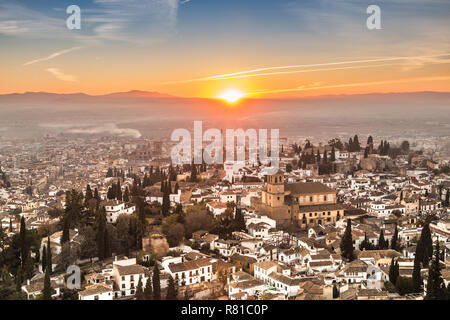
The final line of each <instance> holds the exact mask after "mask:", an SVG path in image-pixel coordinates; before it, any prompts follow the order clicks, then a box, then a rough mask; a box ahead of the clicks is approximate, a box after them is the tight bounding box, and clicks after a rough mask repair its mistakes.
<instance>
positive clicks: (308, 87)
mask: <svg viewBox="0 0 450 320" xmlns="http://www.w3.org/2000/svg"><path fill="white" fill-rule="evenodd" d="M446 80H450V76H439V77H420V78H410V79H398V80H384V81H370V82H355V83H343V84H333V85H317V84H313V85H303V86H299V87H296V88H287V89H275V90H261V91H256V92H247V93H245V95H263V94H271V93H283V92H296V91H297V92H298V91H310V90H320V89H332V88H348V87H362V86H376V85H383V84H396V83H412V82H426V81H446Z"/></svg>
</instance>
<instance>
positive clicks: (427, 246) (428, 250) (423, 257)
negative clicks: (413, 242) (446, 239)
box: [416, 223, 433, 267]
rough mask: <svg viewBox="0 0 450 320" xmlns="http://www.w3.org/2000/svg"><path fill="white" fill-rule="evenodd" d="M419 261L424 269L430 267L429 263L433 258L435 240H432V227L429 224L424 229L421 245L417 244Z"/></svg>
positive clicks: (421, 235) (420, 240)
mask: <svg viewBox="0 0 450 320" xmlns="http://www.w3.org/2000/svg"><path fill="white" fill-rule="evenodd" d="M416 249H417V250H416V251H418V252H417V254H418V255H419V259H420V261H421V262H422V264H423V266H424V267H427V266H428V262H429V261H430V260H431V258H432V256H433V240H432V239H431V232H430V225H429V224H428V223H427V224H425V225H424V226H423V228H422V233H421V234H420V239H419V243H418V244H417V248H416Z"/></svg>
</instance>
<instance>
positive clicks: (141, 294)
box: [135, 276, 148, 300]
mask: <svg viewBox="0 0 450 320" xmlns="http://www.w3.org/2000/svg"><path fill="white" fill-rule="evenodd" d="M147 281H148V280H147ZM135 298H136V300H144V291H143V289H142V277H141V276H139V281H138V284H137V287H136V294H135Z"/></svg>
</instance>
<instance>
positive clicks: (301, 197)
mask: <svg viewBox="0 0 450 320" xmlns="http://www.w3.org/2000/svg"><path fill="white" fill-rule="evenodd" d="M253 204H254V206H255V208H256V210H257V211H258V212H260V213H261V214H263V215H267V216H269V217H270V218H272V219H275V220H276V221H277V225H284V226H287V225H289V224H291V223H295V224H296V225H298V226H299V227H300V228H302V229H306V228H309V227H312V226H315V225H318V224H320V225H327V224H334V223H335V222H336V221H338V220H339V219H341V218H342V217H343V215H344V206H343V205H341V204H339V203H337V202H336V191H334V190H333V189H331V188H329V187H327V186H326V185H324V184H322V183H319V182H297V183H289V184H288V183H285V181H284V173H283V172H282V171H281V170H280V171H278V172H277V173H276V174H273V175H268V176H267V186H266V188H265V189H264V190H263V192H262V197H261V200H259V199H258V200H255V201H254V202H253Z"/></svg>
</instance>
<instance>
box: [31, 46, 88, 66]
mask: <svg viewBox="0 0 450 320" xmlns="http://www.w3.org/2000/svg"><path fill="white" fill-rule="evenodd" d="M81 48H82V47H73V48H70V49H65V50H61V51H57V52H54V53H52V54H50V55H49V56H47V57H44V58H39V59H35V60H31V61H28V62H25V63H24V64H23V65H24V66H29V65H30V64H34V63H37V62H42V61H48V60H51V59H54V58H56V57H59V56H62V55H63V54H66V53H69V52H72V51H75V50H79V49H81Z"/></svg>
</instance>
